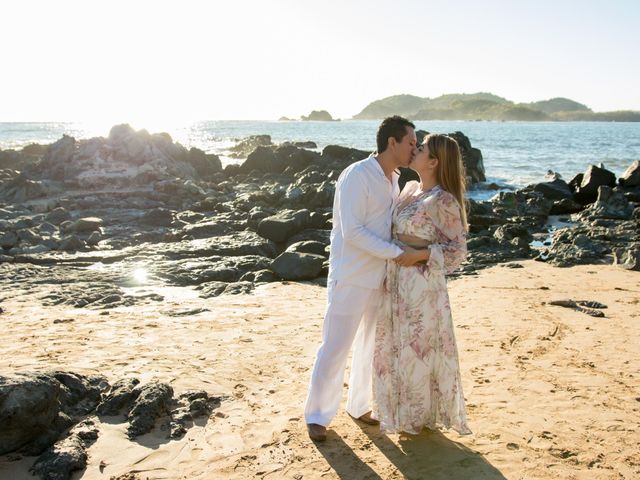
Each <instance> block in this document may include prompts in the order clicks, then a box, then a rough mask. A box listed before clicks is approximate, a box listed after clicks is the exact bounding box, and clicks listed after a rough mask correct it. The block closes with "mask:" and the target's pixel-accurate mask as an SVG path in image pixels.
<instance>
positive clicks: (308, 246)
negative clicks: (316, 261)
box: [286, 240, 328, 257]
mask: <svg viewBox="0 0 640 480" xmlns="http://www.w3.org/2000/svg"><path fill="white" fill-rule="evenodd" d="M326 248H327V244H325V243H323V242H318V241H315V240H304V241H301V242H296V243H293V244H291V245H289V246H288V247H287V250H286V251H287V252H299V253H313V254H314V255H322V256H324V257H326V256H328V255H327V252H326Z"/></svg>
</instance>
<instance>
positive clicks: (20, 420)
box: [0, 374, 68, 455]
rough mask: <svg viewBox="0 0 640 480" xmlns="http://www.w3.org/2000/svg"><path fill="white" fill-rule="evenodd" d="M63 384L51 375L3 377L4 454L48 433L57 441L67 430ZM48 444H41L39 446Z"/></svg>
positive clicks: (0, 445) (0, 438)
mask: <svg viewBox="0 0 640 480" xmlns="http://www.w3.org/2000/svg"><path fill="white" fill-rule="evenodd" d="M60 387H61V386H60V382H58V381H57V380H56V379H55V378H53V377H51V376H48V375H39V374H34V375H16V376H12V377H0V425H2V428H0V455H3V454H5V453H8V452H12V451H14V450H17V449H18V448H21V447H25V446H27V444H29V443H30V442H34V441H36V440H38V439H43V438H45V437H48V440H49V442H48V443H49V444H51V443H53V441H55V439H56V438H57V437H58V435H59V434H60V432H61V431H62V430H63V429H60V428H59V427H60V426H61V425H60V423H62V424H63V425H62V426H68V422H65V421H62V422H60V420H61V419H60V418H59V417H60V415H61V411H60V401H59V399H58V397H59V395H60ZM65 423H66V425H65ZM56 424H58V425H56ZM57 427H58V428H57ZM48 446H49V445H41V446H40V448H39V450H40V451H42V449H44V448H47V447H48ZM29 450H33V449H29ZM35 450H36V451H37V450H38V448H37V447H36V448H35ZM37 453H40V452H37Z"/></svg>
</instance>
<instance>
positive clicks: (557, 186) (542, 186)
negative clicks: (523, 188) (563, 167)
mask: <svg viewBox="0 0 640 480" xmlns="http://www.w3.org/2000/svg"><path fill="white" fill-rule="evenodd" d="M530 188H531V189H532V190H534V191H536V192H540V193H542V195H544V198H547V199H550V200H565V199H572V198H573V192H572V191H571V188H570V187H569V185H568V184H567V182H565V181H564V180H561V179H559V178H557V179H555V180H553V181H551V182H542V183H536V184H534V185H531V186H530Z"/></svg>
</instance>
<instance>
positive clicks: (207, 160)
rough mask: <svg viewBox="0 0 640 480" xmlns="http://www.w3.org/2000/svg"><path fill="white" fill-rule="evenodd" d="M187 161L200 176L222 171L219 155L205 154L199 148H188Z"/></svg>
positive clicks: (204, 176)
mask: <svg viewBox="0 0 640 480" xmlns="http://www.w3.org/2000/svg"><path fill="white" fill-rule="evenodd" d="M187 162H188V163H189V164H190V165H191V166H193V168H194V169H195V171H196V173H197V174H198V176H199V177H200V178H210V177H211V176H212V175H213V174H215V173H218V172H221V171H222V162H221V161H220V157H218V156H217V155H214V154H206V153H204V152H203V151H202V150H200V149H199V148H195V147H192V148H191V149H190V150H189V154H188V155H187Z"/></svg>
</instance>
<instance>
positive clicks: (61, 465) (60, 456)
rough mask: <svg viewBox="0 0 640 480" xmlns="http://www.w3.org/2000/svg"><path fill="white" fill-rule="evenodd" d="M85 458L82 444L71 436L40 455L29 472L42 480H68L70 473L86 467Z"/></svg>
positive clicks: (79, 439) (75, 437)
mask: <svg viewBox="0 0 640 480" xmlns="http://www.w3.org/2000/svg"><path fill="white" fill-rule="evenodd" d="M87 458H88V456H87V452H86V450H85V445H84V442H83V441H82V439H81V438H80V437H78V436H76V435H72V436H70V437H69V438H65V439H64V440H61V441H59V442H57V443H56V444H55V445H53V446H52V447H50V448H49V449H48V450H47V451H46V452H44V453H43V454H42V455H40V457H39V458H38V459H37V460H36V462H35V463H34V464H33V467H31V472H32V473H33V474H34V475H38V476H39V477H40V478H41V479H43V480H69V479H70V478H71V473H72V472H74V471H76V470H82V469H84V468H85V467H86V466H87Z"/></svg>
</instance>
